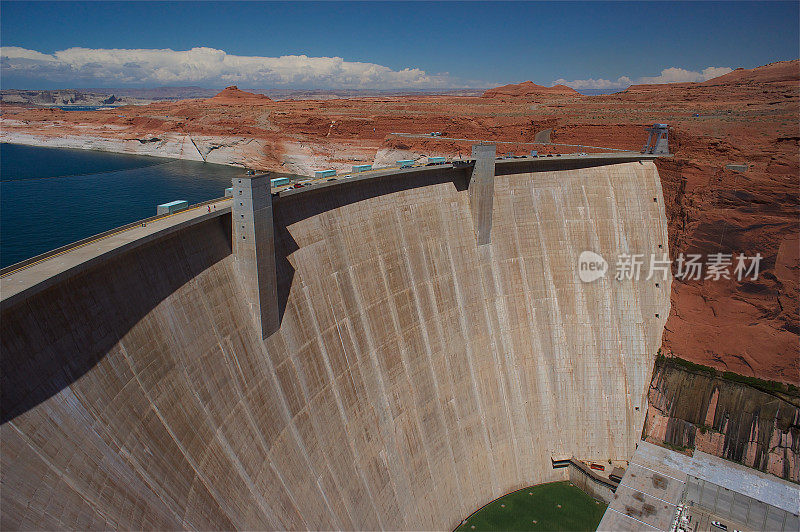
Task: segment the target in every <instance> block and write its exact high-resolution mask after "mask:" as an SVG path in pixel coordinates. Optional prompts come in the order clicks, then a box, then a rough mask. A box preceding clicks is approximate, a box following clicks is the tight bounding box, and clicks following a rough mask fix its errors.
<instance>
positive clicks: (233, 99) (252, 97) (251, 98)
mask: <svg viewBox="0 0 800 532" xmlns="http://www.w3.org/2000/svg"><path fill="white" fill-rule="evenodd" d="M209 101H210V102H215V103H265V102H271V101H272V100H271V99H270V98H269V97H268V96H264V95H263V94H255V93H252V92H245V91H243V90H241V89H239V87H237V86H236V85H231V86H230V87H225V88H224V89H223V90H222V91H221V92H220V93H219V94H217V95H215V96H214V97H213V98H210V99H209Z"/></svg>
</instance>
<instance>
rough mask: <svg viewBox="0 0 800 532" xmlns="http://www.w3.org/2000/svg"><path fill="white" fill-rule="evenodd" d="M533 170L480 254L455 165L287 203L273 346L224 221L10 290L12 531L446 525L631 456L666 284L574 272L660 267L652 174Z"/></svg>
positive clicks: (285, 197)
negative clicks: (628, 258)
mask: <svg viewBox="0 0 800 532" xmlns="http://www.w3.org/2000/svg"><path fill="white" fill-rule="evenodd" d="M526 164H528V163H524V164H523V163H513V164H512V163H508V164H507V165H505V166H503V165H502V164H500V161H498V165H497V169H496V174H497V175H496V176H494V185H493V186H494V196H493V204H492V207H491V211H490V212H491V215H492V226H491V242H490V243H488V244H483V245H479V244H478V240H477V237H476V231H475V225H474V223H473V222H474V220H473V216H474V215H473V212H474V211H473V209H471V208H470V191H469V187H468V186H467V180H466V179H464V175H465V171H462V170H460V169H454V168H451V167H449V166H448V167H447V168H445V167H442V168H428V169H421V170H419V171H412V172H407V173H398V174H396V175H393V176H392V175H388V176H384V177H382V178H380V179H378V178H374V179H364V180H362V181H357V182H351V181H340V182H337V183H332V184H331V185H332V186H330V187H328V188H325V189H320V190H319V191H314V190H308V191H306V192H303V193H295V194H281V195H280V196H278V197H275V198H274V199H273V204H272V209H273V229H274V239H275V240H274V243H275V246H274V248H275V251H274V254H275V258H276V269H277V294H278V295H277V299H278V306H279V315H280V321H279V328H278V330H277V331H275V332H273V333H272V334H269V335H267V337H266V338H265V339H263V338H262V335H261V334H260V333H259V331H258V327H257V326H256V325H255V321H254V319H253V314H252V313H251V311H250V308H249V306H248V304H247V301H246V298H245V297H244V296H243V288H242V279H241V272H240V269H239V268H238V267H237V261H236V255H235V254H234V253H233V252H232V249H233V246H232V240H231V225H232V220H231V216H232V215H231V213H230V210H220V211H219V212H215V213H213V214H206V215H204V216H201V217H198V218H197V219H196V220H195V221H194V222H192V223H189V222H186V223H184V224H182V225H179V226H176V227H174V228H172V230H171V231H165V232H163V233H158V234H156V235H153V236H151V237H149V238H146V239H140V240H137V241H134V242H131V243H128V244H126V245H125V246H122V247H120V248H119V249H117V250H116V251H115V252H113V253H106V254H104V255H102V256H100V258H98V259H95V260H92V261H87V262H86V263H85V264H83V265H82V266H80V267H78V268H73V269H72V270H70V271H69V272H67V273H64V274H61V275H57V276H52V277H50V278H49V280H48V282H47V283H42V284H39V285H36V286H34V287H33V288H32V289H30V290H27V291H25V292H22V293H18V294H17V295H16V297H7V296H5V295H4V298H5V299H4V301H3V303H4V305H3V307H2V351H3V353H2V369H3V373H2V408H3V412H2V414H3V423H2V428H1V429H0V430H1V431H2V432H1V436H2V523H0V525H1V526H2V528H3V529H12V528H38V529H54V528H74V529H97V528H122V529H202V530H206V529H208V530H211V529H426V530H431V529H452V528H453V527H455V526H456V525H457V524H458V523H459V522H460V520H462V519H463V518H465V517H466V516H468V515H469V514H470V513H471V512H473V511H474V510H476V509H477V508H479V507H480V506H482V505H483V504H485V503H487V502H489V501H490V500H492V499H494V498H496V497H498V496H500V495H502V494H505V493H507V492H509V491H511V490H514V489H516V488H520V487H523V486H525V485H530V484H534V483H540V482H547V481H552V480H561V479H563V478H565V477H564V475H565V473H564V471H565V470H563V469H553V468H552V467H551V462H550V460H551V457H552V456H564V455H566V456H576V457H579V458H583V459H592V460H603V459H609V458H614V459H618V458H623V459H624V458H628V457H630V456H631V455H632V453H633V451H634V447H635V443H636V442H637V441H638V440H639V437H640V434H641V430H642V424H643V421H644V416H645V412H646V392H647V389H648V384H649V381H650V375H651V371H652V367H653V364H654V360H655V354H656V351H657V349H658V347H659V346H660V341H661V331H662V329H663V326H664V322H665V320H666V318H667V314H668V310H669V294H670V281H669V280H667V281H665V282H661V283H659V285H658V286H656V284H655V283H654V282H652V280H651V281H644V280H642V281H640V282H632V281H616V280H614V279H613V278H609V276H606V278H603V279H599V280H597V281H594V282H592V283H582V282H581V281H580V280H579V278H578V273H577V259H578V255H579V254H580V252H581V251H583V250H593V251H595V252H597V253H599V254H600V255H602V256H604V257H605V258H606V260H607V261H608V262H609V264H610V266H611V267H612V268H613V265H614V262H615V260H616V256H617V254H619V253H642V254H646V255H647V256H648V257H649V254H650V253H662V252H666V251H667V227H666V216H665V212H664V205H663V201H662V193H661V184H660V181H659V177H658V172H657V170H656V167H655V165H654V164H653V162H652V161H650V160H642V161H632V162H620V163H615V164H608V162H602V163H598V164H597V165H595V166H591V165H589V167H585V168H578V167H573V168H569V165H566V167H565V168H563V169H562V168H556V167H547V166H542V165H540V166H538V167H534V166H532V165H530V164H528V166H526ZM548 168H550V169H548ZM334 185H335V186H334ZM202 210H203V211H204V212H205V210H206V209H202ZM149 225H150V224H148V226H149ZM104 253H105V252H104ZM64 257H65V256H61V257H60V258H58V260H61V261H63V260H67V259H66V258H64ZM39 267H41V266H33V267H32V269H34V268H39ZM28 271H32V270H28ZM12 277H13V276H12ZM9 282H10V281H9ZM6 286H8V285H6ZM4 291H6V290H5V289H4ZM6 293H8V292H7V291H6Z"/></svg>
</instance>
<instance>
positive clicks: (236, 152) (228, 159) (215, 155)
mask: <svg viewBox="0 0 800 532" xmlns="http://www.w3.org/2000/svg"><path fill="white" fill-rule="evenodd" d="M1 122H2V121H0V123H1ZM0 142H3V143H8V144H20V145H24V146H35V147H40V148H71V149H79V150H90V151H102V152H108V153H119V154H128V155H146V156H151V157H159V158H162V159H164V158H166V159H182V160H189V161H197V162H206V163H214V164H223V165H226V166H235V167H242V168H249V167H251V166H254V163H256V161H257V159H259V158H260V157H259V151H260V149H259V148H262V147H263V146H262V144H261V143H260V142H258V140H257V139H249V138H244V137H232V138H226V137H211V136H190V135H176V134H174V133H167V134H164V135H160V136H159V137H156V136H153V137H151V138H150V139H136V138H132V139H114V138H107V137H101V136H97V135H75V134H67V135H59V136H49V135H38V134H33V133H23V132H17V131H9V130H7V129H5V130H3V131H1V132H0ZM254 144H255V146H254Z"/></svg>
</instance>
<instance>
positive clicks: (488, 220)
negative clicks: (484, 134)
mask: <svg viewBox="0 0 800 532" xmlns="http://www.w3.org/2000/svg"><path fill="white" fill-rule="evenodd" d="M496 152H497V147H496V146H495V145H494V144H475V145H474V146H472V158H473V159H475V166H474V167H473V169H472V177H471V178H470V180H469V206H470V211H471V213H472V223H473V225H474V228H475V237H476V238H477V240H478V245H479V246H481V245H484V244H490V243H491V241H492V206H493V203H494V162H495V154H496Z"/></svg>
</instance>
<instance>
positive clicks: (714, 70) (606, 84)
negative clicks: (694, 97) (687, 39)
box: [553, 67, 733, 90]
mask: <svg viewBox="0 0 800 532" xmlns="http://www.w3.org/2000/svg"><path fill="white" fill-rule="evenodd" d="M732 71H733V69H732V68H729V67H707V68H704V69H703V70H702V71H701V72H695V71H692V70H686V69H684V68H677V67H671V68H665V69H664V70H662V71H661V74H660V75H658V76H652V77H648V76H644V77H641V78H638V79H636V80H635V81H632V80H631V78H630V77H628V76H620V77H618V78H617V79H616V80H608V79H576V80H573V81H568V80H566V79H557V80H555V81H554V82H553V84H559V83H560V84H562V85H567V86H568V87H572V88H573V89H576V90H579V89H625V88H627V87H629V86H630V85H634V84H648V83H682V82H687V81H707V80H709V79H711V78H716V77H718V76H722V75H724V74H727V73H728V72H732Z"/></svg>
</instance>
